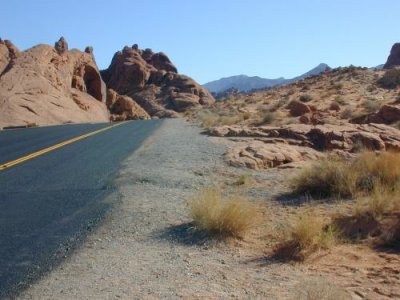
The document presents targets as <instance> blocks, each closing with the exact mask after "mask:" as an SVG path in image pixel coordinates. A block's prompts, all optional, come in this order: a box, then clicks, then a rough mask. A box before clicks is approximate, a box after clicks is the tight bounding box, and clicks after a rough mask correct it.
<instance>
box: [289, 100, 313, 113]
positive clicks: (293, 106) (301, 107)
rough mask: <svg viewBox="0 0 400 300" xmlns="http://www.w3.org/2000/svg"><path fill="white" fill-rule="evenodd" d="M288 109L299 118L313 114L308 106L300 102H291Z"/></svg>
mask: <svg viewBox="0 0 400 300" xmlns="http://www.w3.org/2000/svg"><path fill="white" fill-rule="evenodd" d="M286 108H287V109H289V112H290V114H291V115H292V116H293V117H299V116H302V115H304V114H306V113H310V112H311V108H310V107H309V106H308V105H307V104H305V103H303V102H301V101H298V100H292V101H290V103H289V104H288V105H287V106H286Z"/></svg>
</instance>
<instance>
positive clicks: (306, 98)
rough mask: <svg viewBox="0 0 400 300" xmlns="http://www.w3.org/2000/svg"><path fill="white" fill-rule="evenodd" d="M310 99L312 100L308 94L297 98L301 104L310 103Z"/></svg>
mask: <svg viewBox="0 0 400 300" xmlns="http://www.w3.org/2000/svg"><path fill="white" fill-rule="evenodd" d="M312 99H313V98H312V96H311V95H309V94H303V95H301V96H300V97H299V100H300V101H301V102H310V101H311V100H312Z"/></svg>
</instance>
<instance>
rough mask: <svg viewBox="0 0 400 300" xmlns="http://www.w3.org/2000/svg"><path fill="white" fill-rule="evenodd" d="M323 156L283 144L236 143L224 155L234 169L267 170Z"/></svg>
mask: <svg viewBox="0 0 400 300" xmlns="http://www.w3.org/2000/svg"><path fill="white" fill-rule="evenodd" d="M322 155H323V154H322V153H320V152H318V151H316V150H314V149H311V148H308V147H301V146H296V145H289V144H285V143H264V142H262V141H252V142H250V143H240V142H239V143H236V144H235V146H234V147H232V148H231V149H230V150H229V151H228V152H227V154H226V159H227V161H228V163H229V164H230V165H232V166H235V167H247V168H250V169H255V170H259V169H268V168H274V167H278V166H281V165H284V164H291V163H296V162H302V161H305V160H310V159H317V158H319V157H321V156H322Z"/></svg>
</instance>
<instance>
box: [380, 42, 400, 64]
mask: <svg viewBox="0 0 400 300" xmlns="http://www.w3.org/2000/svg"><path fill="white" fill-rule="evenodd" d="M397 66H400V43H396V44H394V45H393V46H392V49H391V50H390V55H389V57H388V59H387V61H386V63H385V65H384V66H383V68H384V69H391V68H393V67H397Z"/></svg>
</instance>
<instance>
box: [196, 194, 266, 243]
mask: <svg viewBox="0 0 400 300" xmlns="http://www.w3.org/2000/svg"><path fill="white" fill-rule="evenodd" d="M189 210H190V215H191V217H192V219H193V222H194V224H195V226H196V228H198V229H199V230H201V231H204V232H207V233H208V234H210V235H218V236H221V237H229V236H231V237H236V238H243V237H244V236H245V234H246V233H247V232H248V231H249V230H250V229H251V228H252V227H254V226H255V225H257V223H258V221H259V211H258V207H257V206H256V205H254V204H252V203H251V202H249V201H248V200H246V199H244V198H243V197H239V196H233V197H224V196H223V195H222V192H221V190H220V189H218V188H210V189H205V190H202V191H200V192H198V193H197V194H196V195H195V196H194V197H193V199H192V200H191V201H190V202H189Z"/></svg>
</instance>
